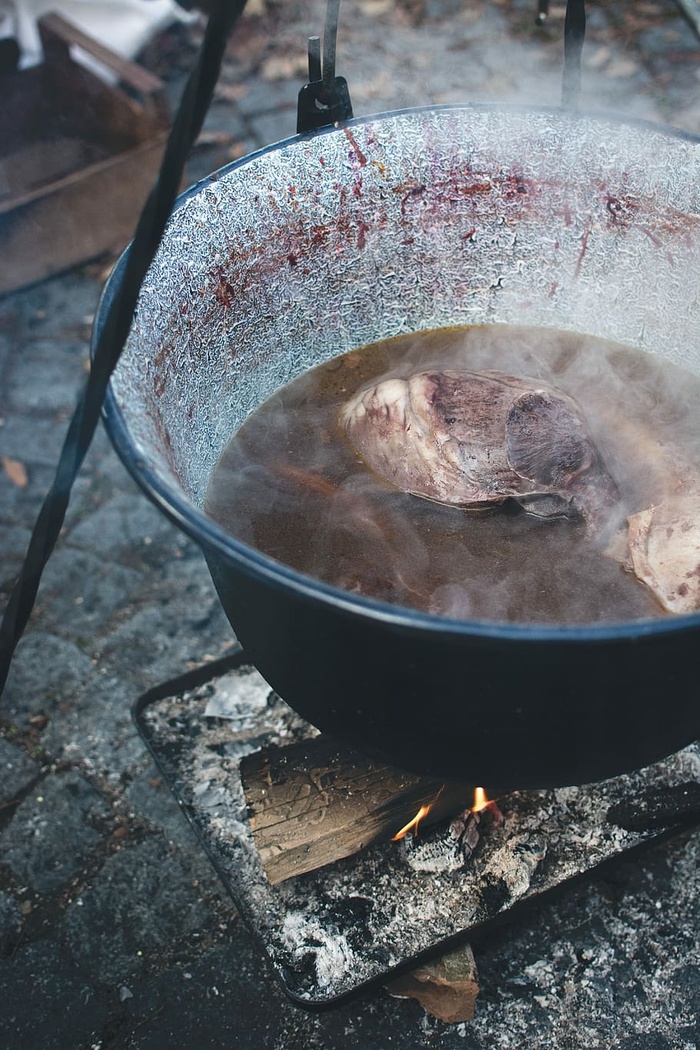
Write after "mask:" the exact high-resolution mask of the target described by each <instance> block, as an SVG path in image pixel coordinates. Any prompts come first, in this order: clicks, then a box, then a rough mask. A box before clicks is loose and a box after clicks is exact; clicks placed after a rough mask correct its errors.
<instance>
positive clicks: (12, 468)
mask: <svg viewBox="0 0 700 1050" xmlns="http://www.w3.org/2000/svg"><path fill="white" fill-rule="evenodd" d="M0 462H2V469H3V470H4V471H5V473H6V474H7V476H8V478H9V479H10V481H11V482H12V484H13V485H16V486H17V488H18V489H26V487H27V482H28V480H29V479H28V477H27V468H26V467H25V465H24V463H20V461H19V460H18V459H10V458H9V456H3V457H2V459H1V460H0Z"/></svg>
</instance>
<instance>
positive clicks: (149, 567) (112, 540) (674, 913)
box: [0, 0, 700, 1050]
mask: <svg viewBox="0 0 700 1050" xmlns="http://www.w3.org/2000/svg"><path fill="white" fill-rule="evenodd" d="M589 8H590V12H589V34H588V43H587V47H586V53H585V62H584V66H585V68H584V92H583V102H584V104H585V105H586V106H587V107H589V108H596V109H605V110H608V111H609V110H614V111H615V112H617V113H620V114H622V115H624V116H629V117H635V118H644V119H651V120H657V121H662V122H666V123H670V124H673V125H674V126H677V127H679V128H683V129H685V130H687V131H691V132H694V133H700V46H699V43H698V39H697V37H696V36H695V34H694V33H693V31H692V29H691V28H690V26H689V25H688V24H687V23H686V22H685V21H684V20H683V18H682V17H681V14H680V12H679V10H678V8H677V6H676V5H675V4H674V3H673V0H645V2H641V0H637V2H635V3H630V2H622V0H619V2H618V0H612V2H607V3H604V4H603V3H597V4H596V3H591V4H589ZM533 10H534V2H532V0H500V2H497V0H493V2H490V3H489V2H486V0H359V2H358V3H356V4H351V3H350V2H349V0H346V4H345V5H344V10H343V12H342V29H341V33H340V36H339V61H338V72H339V73H340V74H342V75H344V76H345V77H347V79H348V81H349V84H350V90H351V94H352V98H353V102H354V106H355V112H356V114H358V115H360V114H363V113H369V112H376V111H381V110H384V109H393V108H397V107H400V106H404V105H414V104H427V103H437V102H449V101H455V102H460V101H482V100H489V101H490V100H498V99H505V100H516V101H520V102H532V103H547V104H557V103H558V101H559V94H560V67H561V39H562V14H563V8H562V6H561V5H555V4H553V5H552V12H551V19H550V23H549V25H548V26H547V27H545V29H544V30H539V31H538V30H537V29H535V28H534V26H533V24H532V23H533V17H532V16H533ZM322 23H323V15H322V7H321V5H320V4H319V3H318V2H314V3H312V4H306V5H302V4H301V3H299V4H296V3H289V4H288V5H286V6H282V5H277V4H274V5H273V4H272V3H269V4H268V5H267V6H265V5H264V4H262V3H260V4H256V5H255V9H254V10H253V12H252V13H251V14H249V15H248V16H247V18H246V19H245V21H244V23H243V24H242V26H241V29H240V32H239V33H237V35H236V37H235V38H234V41H233V43H232V45H231V47H230V51H229V55H228V58H227V62H226V65H225V68H224V71H223V74H222V78H221V81H220V84H219V87H218V90H217V98H216V101H215V102H214V104H213V106H212V110H211V112H210V115H209V118H208V120H207V124H206V128H205V131H204V134H203V135H202V138H201V140H200V142H199V144H198V146H197V148H196V149H195V150H194V152H193V156H192V159H191V163H190V168H189V172H188V180H189V181H190V182H191V181H194V180H195V179H197V178H199V177H200V176H202V175H204V174H206V173H207V172H208V171H211V170H213V169H214V168H216V167H218V166H220V165H221V164H223V163H226V162H227V161H229V160H230V159H232V158H235V157H237V156H240V155H243V154H245V153H247V152H249V151H250V150H251V149H253V148H256V147H258V146H261V145H264V144H266V143H268V142H272V141H276V140H277V139H279V138H282V137H286V136H287V135H289V134H291V133H293V130H294V126H295V109H294V107H295V100H296V94H297V91H298V89H299V87H300V85H301V83H303V77H304V72H305V70H304V65H305V41H306V37H307V36H308V35H309V34H310V33H315V32H319V31H320V30H321V28H322ZM200 35H201V29H200V27H198V26H190V27H177V28H175V29H174V30H172V31H170V32H168V33H165V34H162V35H161V36H160V37H159V38H158V40H157V41H154V42H153V44H151V45H150V46H149V48H148V49H147V51H146V53H145V54H144V56H143V61H144V64H147V65H150V66H151V68H153V69H156V70H157V71H158V72H159V73H160V74H161V75H163V76H164V77H166V78H167V79H168V82H169V88H170V91H171V94H172V97H173V99H174V98H175V97H176V96H177V92H178V90H179V87H180V85H181V83H182V75H183V70H184V69H185V68H187V66H188V63H189V61H190V60H191V56H192V54H193V53H194V47H195V45H196V42H197V40H198V38H199V37H200ZM107 262H108V261H107V260H102V261H98V262H96V263H93V264H90V265H88V266H85V267H82V268H79V269H76V270H74V271H72V272H70V273H67V274H64V275H62V276H60V277H57V278H55V279H53V280H50V281H46V282H44V283H42V284H40V285H37V286H35V287H33V288H31V289H27V290H25V291H22V292H20V293H17V294H14V295H11V296H8V297H6V298H4V299H2V300H0V457H2V459H1V461H0V462H1V464H2V469H0V530H1V533H0V535H1V536H2V539H1V541H0V602H4V597H5V595H6V593H7V592H8V589H9V586H10V582H11V580H12V578H13V576H14V574H15V572H16V571H17V569H18V567H19V565H20V564H21V559H22V556H23V553H24V550H25V547H26V543H27V540H28V536H29V531H30V529H31V527H32V525H33V522H34V519H35V516H36V514H37V511H38V508H39V506H40V504H41V500H42V498H43V495H44V493H45V491H46V489H47V487H48V485H49V483H50V480H51V477H52V471H53V467H54V464H55V462H56V457H57V450H58V447H59V444H60V442H61V440H62V436H63V433H64V431H65V427H66V423H67V420H68V418H69V416H70V413H71V410H72V406H73V403H74V399H75V394H76V390H77V389H78V386H79V384H80V383H81V381H82V380H83V378H84V375H85V368H86V360H87V346H88V339H89V332H90V324H91V320H92V316H93V314H94V311H95V309H96V303H97V299H98V296H99V293H100V288H101V284H102V283H103V280H104V277H105V273H106V269H105V267H106V263H107ZM232 644H233V638H232V634H231V631H230V628H229V627H228V625H227V623H226V621H225V618H224V615H223V613H222V611H221V609H220V607H219V605H218V602H217V599H216V597H215V594H214V590H213V587H212V585H211V583H210V580H209V577H208V573H207V571H206V568H205V566H204V562H203V559H202V557H201V555H200V553H199V551H198V550H197V549H196V548H195V547H194V546H193V545H192V543H191V542H190V541H189V540H187V539H186V538H185V537H184V536H183V535H182V534H180V533H179V532H178V531H176V530H175V529H174V528H173V527H172V526H171V525H170V524H169V523H168V522H167V521H166V519H165V518H164V517H163V516H162V515H161V514H160V513H159V512H158V511H156V510H155V509H154V508H153V507H152V506H151V505H150V504H149V503H148V502H147V501H146V499H145V497H143V496H142V495H141V494H140V493H139V492H138V491H137V490H136V488H135V486H134V485H133V484H132V482H131V481H130V479H129V477H128V476H127V474H126V472H125V470H124V468H123V467H122V466H121V464H120V463H119V461H118V460H117V458H116V456H115V455H114V453H113V452H112V451H111V448H110V446H109V444H108V441H107V439H106V437H105V436H104V434H103V433H100V434H99V435H98V437H97V439H96V441H95V443H94V445H93V448H92V450H91V452H90V455H89V457H88V461H87V463H86V466H85V468H84V469H83V471H82V473H81V476H80V479H79V481H78V483H77V485H76V488H75V491H74V495H73V500H72V503H71V507H70V511H69V515H68V519H67V522H66V527H65V530H64V533H63V536H62V540H61V543H60V545H59V547H58V548H57V550H56V552H55V554H54V555H53V557H52V559H51V561H50V562H49V565H48V568H47V571H46V575H45V581H44V584H43V587H42V590H41V593H40V596H39V601H38V604H37V608H36V611H35V614H34V617H33V620H32V623H31V625H30V630H29V631H28V632H27V635H26V637H25V639H24V640H23V641H22V643H21V646H20V649H19V650H18V653H17V657H16V660H15V663H14V666H13V670H12V674H11V679H10V681H9V683H8V686H7V689H6V691H5V694H4V696H3V697H2V700H1V701H0V987H1V988H2V994H1V995H0V1048H2V1047H5V1046H6V1047H8V1048H9V1047H18V1046H25V1047H27V1048H31V1050H34V1048H37V1050H38V1048H41V1050H54V1048H55V1050H88V1048H95V1050H98V1048H99V1050H107V1048H115V1050H116V1048H138V1050H147V1048H151V1047H153V1048H162V1047H177V1048H189V1047H193V1048H194V1047H197V1048H205V1047H221V1046H231V1047H235V1048H236V1050H238V1048H241V1050H243V1048H247V1047H250V1048H255V1050H259V1048H261V1047H269V1048H276V1050H296V1048H299V1050H301V1048H302V1047H303V1048H306V1047H323V1048H335V1047H338V1048H340V1047H341V1046H342V1047H349V1048H358V1050H371V1048H374V1047H381V1048H382V1050H386V1048H389V1047H396V1048H397V1050H402V1048H406V1050H408V1048H416V1047H435V1048H457V1047H460V1048H464V1050H487V1048H489V1050H490V1048H503V1050H507V1048H516V1047H525V1046H526V1047H528V1048H532V1050H535V1048H542V1050H544V1048H545V1047H547V1048H554V1050H558V1048H559V1050H570V1048H571V1050H573V1048H577V1047H587V1048H591V1050H593V1048H601V1050H602V1048H603V1047H605V1048H608V1047H610V1048H612V1047H614V1048H616V1050H690V1048H693V1047H697V1046H700V1025H699V1022H698V1017H699V1016H700V966H699V962H700V960H699V958H698V925H699V924H698V919H699V914H698V912H699V902H700V834H698V833H697V832H696V833H689V834H686V835H685V836H681V837H680V838H677V839H675V840H674V841H672V842H669V843H667V844H665V845H663V846H658V847H656V848H654V849H652V850H648V851H647V852H646V853H645V854H643V855H638V856H636V857H635V858H632V859H630V858H628V859H624V860H620V861H618V862H616V863H614V864H612V865H610V866H609V867H608V868H606V870H605V872H603V873H600V874H598V875H597V876H596V877H595V879H594V880H593V881H592V882H591V883H590V884H586V885H579V886H577V887H575V888H573V889H569V890H568V891H567V892H566V894H565V895H564V896H563V897H562V898H561V900H559V901H558V902H556V903H552V902H549V903H547V904H546V905H541V906H539V908H538V909H537V911H536V912H535V913H534V914H531V915H529V916H527V917H522V918H519V919H518V920H517V921H516V922H514V923H513V925H512V926H510V927H508V928H506V929H504V930H502V931H501V932H498V933H494V934H492V935H490V936H489V937H488V938H483V939H482V940H481V941H479V942H477V943H476V944H475V951H476V957H477V963H478V967H479V973H480V983H481V996H480V998H479V1001H478V1008H477V1016H476V1019H475V1020H474V1021H473V1022H471V1023H469V1024H461V1025H452V1026H450V1025H444V1024H442V1023H441V1022H438V1021H436V1020H434V1019H431V1018H429V1017H427V1016H426V1015H424V1014H423V1012H422V1010H421V1009H420V1008H419V1007H418V1006H417V1005H416V1004H414V1003H411V1002H404V1001H399V1000H393V999H391V998H389V997H388V996H387V995H386V993H384V992H383V991H381V990H379V991H374V992H370V993H367V994H366V995H364V996H362V997H361V998H359V999H357V1000H355V1001H353V1002H351V1003H348V1004H345V1005H343V1006H341V1007H338V1008H336V1009H335V1010H332V1011H330V1012H327V1013H323V1014H317V1013H306V1012H304V1011H302V1010H300V1009H298V1008H297V1007H295V1006H294V1005H292V1004H291V1003H289V1002H288V1001H287V1000H286V999H285V997H284V995H283V994H282V993H281V991H280V990H279V988H278V986H277V984H276V981H275V979H274V978H273V977H272V975H271V974H270V972H269V971H268V970H267V967H266V964H265V962H264V960H263V958H262V957H261V955H260V953H259V950H258V948H257V945H256V944H254V943H253V942H252V939H251V937H250V936H249V934H248V933H247V932H246V930H245V928H244V927H243V926H242V924H241V923H240V921H239V920H238V919H237V917H236V915H235V913H234V911H233V909H232V906H231V904H230V902H229V901H228V899H227V898H226V897H225V895H224V894H223V892H222V890H221V887H220V884H219V882H218V880H217V878H216V876H215V875H214V873H213V871H212V869H211V868H210V866H209V864H208V862H207V861H206V859H205V858H204V857H203V855H202V853H201V851H200V849H199V847H198V845H197V843H196V841H195V840H194V839H193V836H192V834H191V832H190V830H189V827H188V826H187V824H186V823H185V821H184V819H183V818H182V816H181V814H180V812H179V810H178V808H177V806H176V804H175V803H174V801H173V800H172V798H171V797H170V795H169V793H168V790H167V789H166V787H165V786H164V785H163V784H162V783H161V780H160V778H159V775H158V773H157V771H156V769H155V768H154V767H153V766H152V764H151V762H150V760H149V758H148V756H147V754H146V751H145V748H144V746H143V744H142V742H141V740H140V738H139V737H138V736H137V734H136V731H135V729H134V728H133V725H132V722H131V716H130V708H131V705H132V703H133V702H134V700H135V699H136V698H137V697H138V696H139V695H140V694H141V693H142V692H143V691H144V690H145V689H147V688H148V687H150V686H152V685H154V684H157V683H160V682H163V681H165V680H167V679H168V678H170V677H173V676H176V675H179V674H181V673H182V672H183V671H185V670H187V669H188V668H191V667H193V666H195V665H197V664H199V663H201V662H203V661H205V660H207V659H208V658H210V657H213V656H216V655H220V654H222V653H224V652H225V651H226V650H227V649H229V648H230V647H231V645H232Z"/></svg>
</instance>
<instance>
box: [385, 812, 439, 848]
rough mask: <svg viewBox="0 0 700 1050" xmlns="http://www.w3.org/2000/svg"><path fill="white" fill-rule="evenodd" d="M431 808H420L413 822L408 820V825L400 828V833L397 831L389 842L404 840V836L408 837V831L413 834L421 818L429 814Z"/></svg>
mask: <svg viewBox="0 0 700 1050" xmlns="http://www.w3.org/2000/svg"><path fill="white" fill-rule="evenodd" d="M431 808H432V807H431V806H421V808H420V809H419V810H418V812H417V813H416V815H415V817H414V818H413V820H409V822H408V824H405V825H404V826H403V827H402V828H401V831H397V832H396V834H395V835H394V837H393V839H392V840H391V841H392V842H398V841H399V839H403V838H405V837H406V835H408V833H409V831H412V832H413V833H414V834H415V831H416V828H417V827H418V825H419V824H420V822H421V820H422V819H423V817H427V815H428V813H430V810H431Z"/></svg>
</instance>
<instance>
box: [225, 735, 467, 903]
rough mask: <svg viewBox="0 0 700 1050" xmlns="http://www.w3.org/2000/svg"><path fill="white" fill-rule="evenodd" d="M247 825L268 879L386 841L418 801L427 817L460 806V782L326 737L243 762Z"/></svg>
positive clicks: (299, 871)
mask: <svg viewBox="0 0 700 1050" xmlns="http://www.w3.org/2000/svg"><path fill="white" fill-rule="evenodd" d="M241 780H242V782H243V788H244V791H245V797H246V802H247V804H248V815H249V820H250V826H251V830H252V832H253V838H254V841H255V844H256V846H257V849H258V851H259V853H260V857H261V859H262V861H263V865H264V867H265V871H266V874H267V877H268V879H269V880H270V882H272V883H277V882H283V881H284V880H285V879H288V878H292V877H294V876H296V875H301V874H303V873H304V872H307V871H313V870H315V869H316V868H320V867H322V866H323V865H325V864H330V863H331V862H333V861H336V860H340V859H341V858H342V857H348V856H351V855H352V854H354V853H356V852H357V851H358V850H361V849H363V848H365V847H366V846H369V845H371V844H372V843H374V842H381V841H384V842H388V841H389V840H390V839H391V838H392V837H394V836H395V835H396V833H397V831H398V830H399V829H402V830H403V827H402V826H404V825H406V823H407V821H409V822H410V823H413V821H411V819H410V818H413V817H414V815H415V814H416V812H417V811H419V810H420V809H421V808H422V809H424V810H425V811H426V813H429V816H428V817H427V821H426V823H427V824H431V823H432V822H434V821H439V820H441V819H442V820H445V819H447V818H449V817H450V816H452V815H454V814H455V813H457V812H459V810H460V809H461V808H463V806H464V803H465V796H466V797H468V794H469V791H468V789H467V788H465V787H464V785H448V784H441V783H439V782H437V781H435V780H431V779H430V778H428V777H417V776H413V775H412V774H410V773H403V772H401V771H399V770H397V769H393V768H392V767H390V766H386V765H384V764H382V763H381V762H377V761H374V760H372V759H368V758H367V757H366V756H365V755H363V754H361V753H360V752H356V751H353V750H351V749H350V748H347V747H343V746H340V745H338V744H337V743H335V742H334V741H332V740H330V739H329V738H328V737H325V736H318V737H315V738H313V739H311V740H305V741H301V742H299V743H296V744H289V745H288V746H286V747H284V748H267V749H265V750H264V751H258V752H255V753H254V754H251V755H248V756H246V757H245V758H244V759H243V760H242V762H241Z"/></svg>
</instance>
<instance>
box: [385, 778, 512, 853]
mask: <svg viewBox="0 0 700 1050" xmlns="http://www.w3.org/2000/svg"><path fill="white" fill-rule="evenodd" d="M444 789H445V785H444V784H443V786H442V787H441V788H440V790H439V791H438V793H437V795H436V796H435V798H434V799H433V801H432V802H430V803H429V804H428V805H425V806H421V807H420V809H419V810H418V812H417V813H416V815H415V817H414V818H413V820H409V822H408V824H404V826H403V827H402V828H401V830H400V831H397V832H396V834H395V835H394V837H393V838H392V840H391V841H392V842H399V841H400V840H401V839H403V838H405V837H406V835H408V833H409V831H412V832H413V834H414V835H415V834H416V829H417V828H418V825H419V824H420V822H421V820H423V817H427V815H428V813H430V811H431V809H432V808H433V806H434V805H435V803H436V802H437V800H438V799H439V798H440V795H441V794H442V792H443V791H444ZM485 809H487V810H488V811H489V813H490V815H491V817H492V818H493V820H494V821H495V822H496V823H501V821H502V820H503V817H502V815H501V811H500V810H499V808H498V803H497V802H496V801H495V800H494V799H490V798H489V797H488V795H487V794H486V792H485V791H484V789H483V788H482V787H477V788H474V802H473V803H472V806H471V812H472V813H483V811H484V810H485ZM468 812H469V810H465V813H468Z"/></svg>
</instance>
